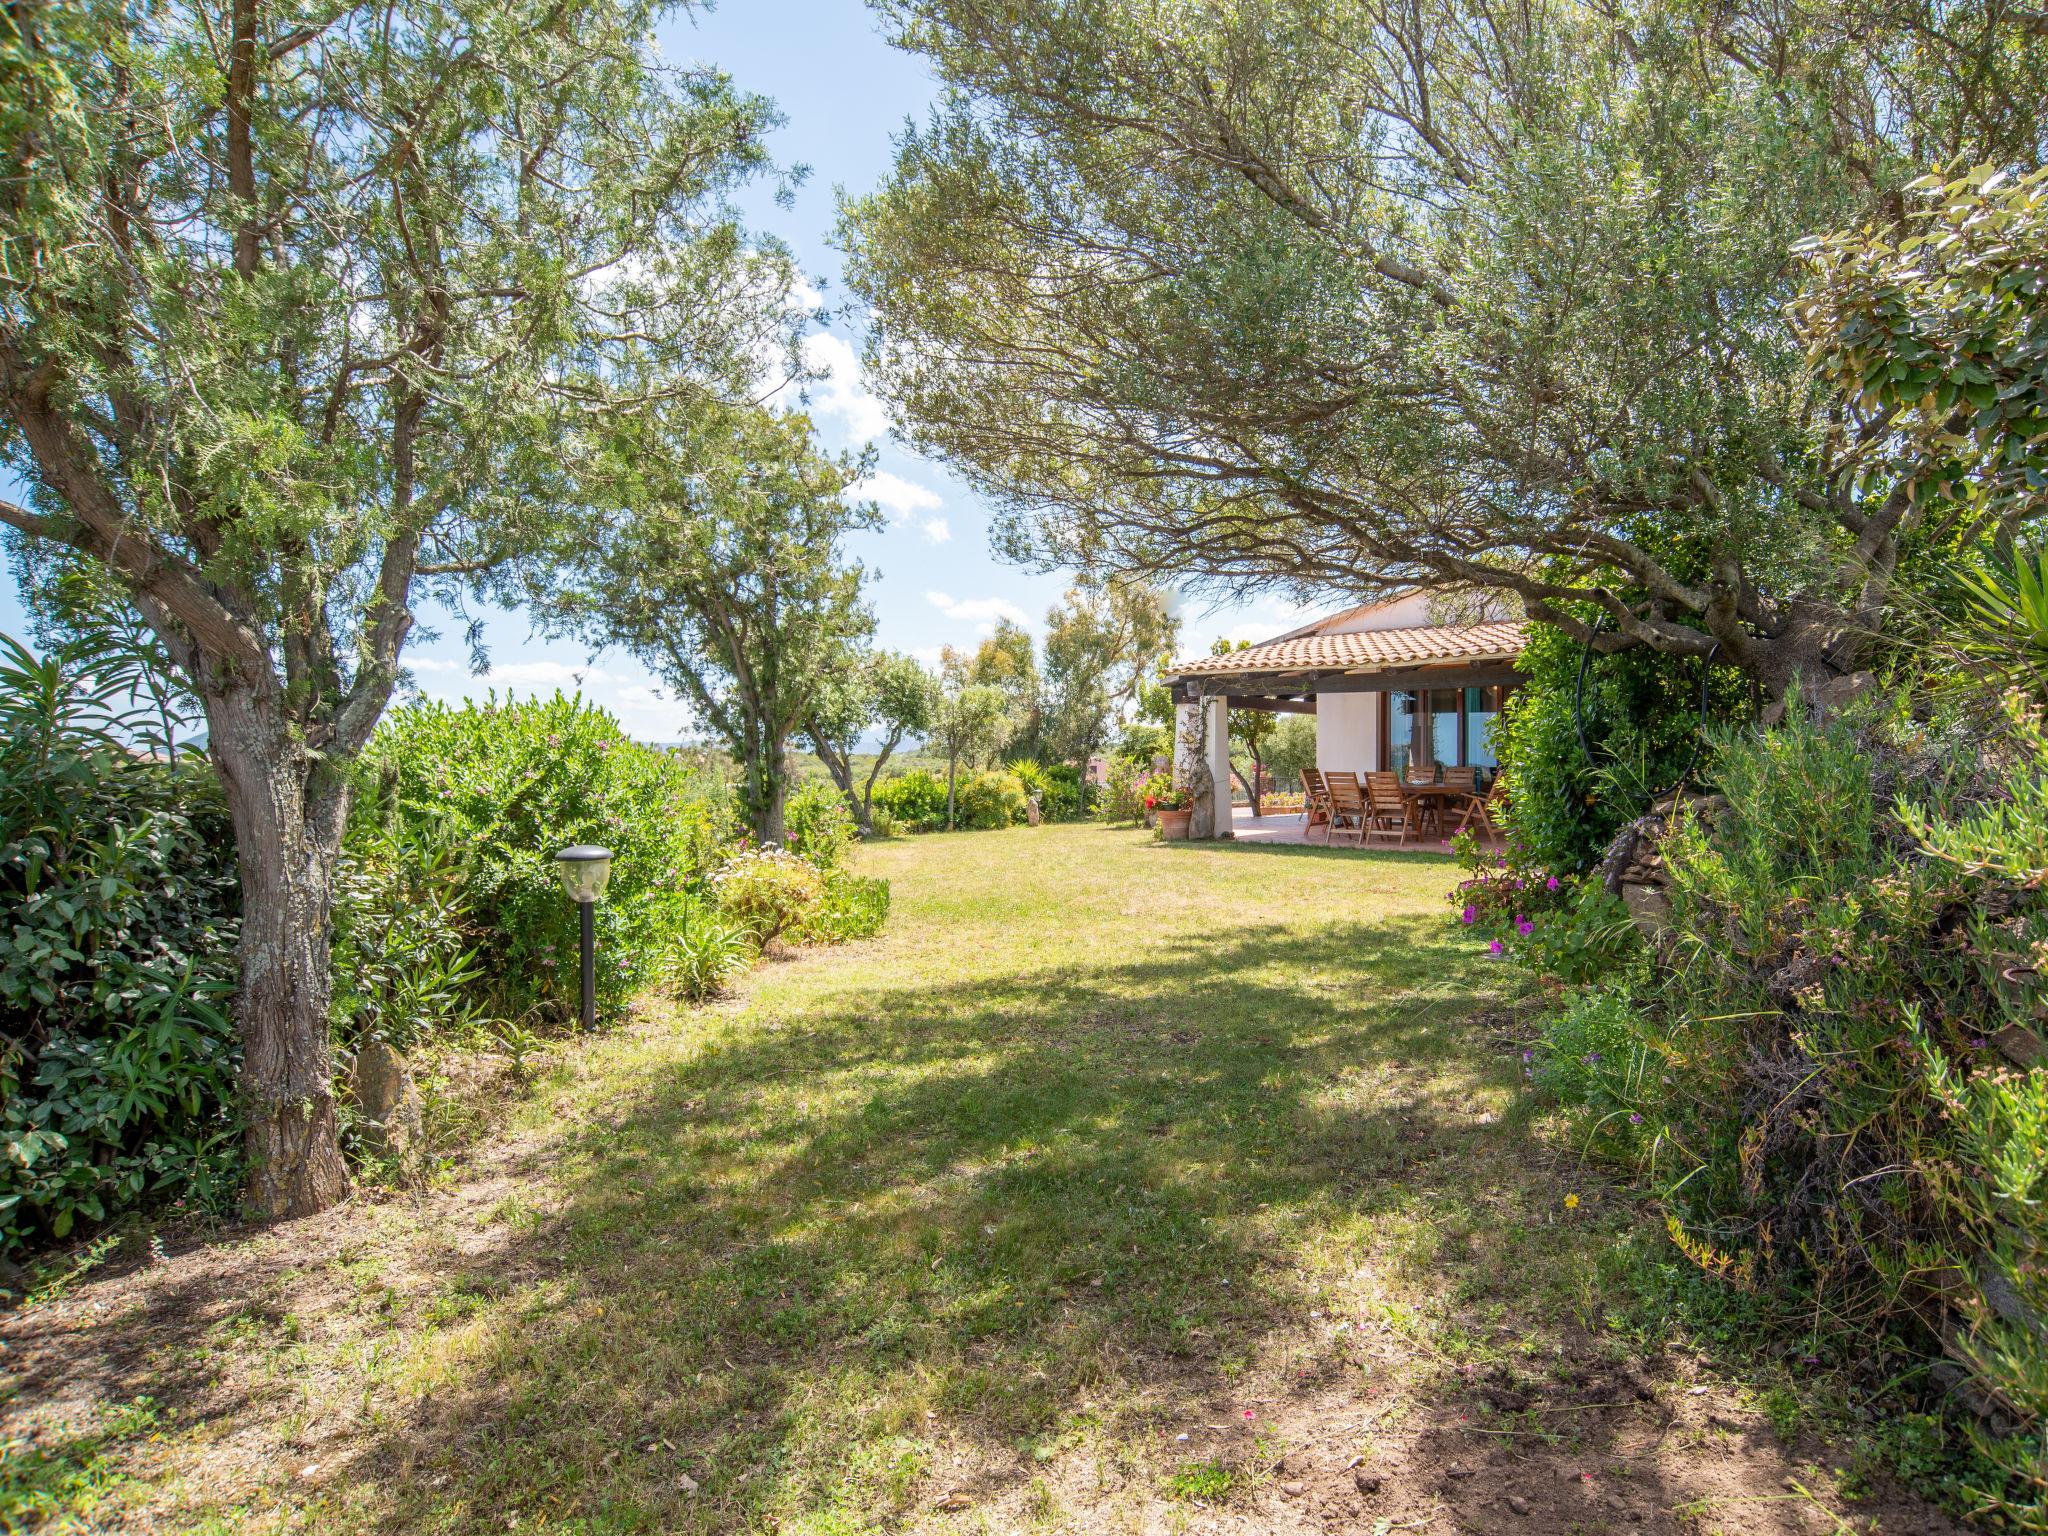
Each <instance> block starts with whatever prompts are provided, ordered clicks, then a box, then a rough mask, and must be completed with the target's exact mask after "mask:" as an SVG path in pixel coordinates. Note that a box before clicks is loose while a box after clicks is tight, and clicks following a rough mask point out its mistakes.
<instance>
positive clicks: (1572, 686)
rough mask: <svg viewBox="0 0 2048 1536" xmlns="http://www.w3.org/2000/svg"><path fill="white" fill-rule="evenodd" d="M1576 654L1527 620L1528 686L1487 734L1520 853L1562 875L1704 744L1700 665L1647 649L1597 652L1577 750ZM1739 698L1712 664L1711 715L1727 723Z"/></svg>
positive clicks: (1644, 806) (1729, 678)
mask: <svg viewBox="0 0 2048 1536" xmlns="http://www.w3.org/2000/svg"><path fill="white" fill-rule="evenodd" d="M1583 655H1584V649H1583V647H1582V646H1581V645H1580V644H1579V642H1577V641H1576V640H1574V639H1572V638H1571V637H1570V636H1569V635H1567V634H1565V633H1564V631H1562V630H1560V629H1557V628H1555V627H1554V626H1551V625H1547V624H1532V625H1531V626H1530V627H1529V641H1528V645H1527V647H1526V649H1524V651H1523V653H1522V659H1521V663H1520V665H1521V667H1522V669H1523V671H1524V672H1526V673H1527V674H1528V676H1527V680H1526V681H1525V682H1523V683H1522V684H1521V685H1520V686H1519V687H1517V688H1516V689H1515V691H1514V692H1513V693H1511V694H1510V695H1509V696H1508V701H1507V707H1506V709H1505V710H1504V711H1503V712H1502V715H1501V718H1500V721H1499V723H1498V724H1497V725H1496V726H1495V728H1494V745H1495V752H1496V755H1497V756H1498V758H1499V761H1500V770H1501V773H1502V774H1503V775H1504V776H1505V777H1506V779H1507V786H1508V797H1509V798H1508V805H1507V810H1506V813H1505V821H1506V823H1507V827H1508V829H1509V831H1510V833H1511V835H1512V838H1513V840H1514V842H1515V843H1516V844H1518V845H1519V850H1520V853H1521V855H1522V856H1523V857H1525V858H1526V859H1527V860H1528V861H1530V862H1531V863H1532V864H1533V865H1535V866H1536V867H1538V868H1541V869H1544V870H1547V871H1550V872H1552V873H1558V874H1563V873H1568V872H1575V871H1579V870H1583V869H1585V868H1587V867H1588V866H1590V865H1591V864H1592V863H1593V861H1594V860H1595V859H1597V858H1598V857H1599V856H1600V854H1601V853H1602V851H1604V850H1605V848H1606V847H1607V845H1608V843H1609V842H1611V841H1612V840H1613V837H1614V834H1615V832H1616V831H1617V830H1618V829H1619V828H1620V827H1621V826H1622V825H1623V823H1625V822H1628V821H1632V820H1634V819H1635V818H1636V817H1638V816H1641V815H1643V814H1644V813H1645V812H1647V811H1648V810H1649V808H1650V806H1649V802H1650V799H1651V797H1652V796H1653V795H1654V794H1656V793H1657V792H1659V791H1662V790H1665V789H1669V788H1670V787H1671V786H1672V784H1673V783H1674V782H1675V781H1676V779H1677V777H1678V775H1679V774H1680V773H1681V772H1683V771H1684V770H1685V767H1686V764H1687V763H1688V761H1693V760H1695V758H1696V754H1697V752H1698V750H1699V748H1700V740H1699V734H1698V726H1699V723H1700V680H1699V664H1698V663H1697V662H1690V661H1680V660H1677V659H1675V658H1672V657H1669V656H1660V655H1658V654H1657V653H1655V652H1654V651H1650V650H1646V649H1635V650H1628V651H1621V652H1618V653H1615V654H1612V655H1604V656H1603V655H1595V656H1594V657H1593V659H1592V661H1591V663H1590V664H1589V665H1588V666H1587V669H1586V687H1585V702H1584V710H1583V716H1584V724H1585V735H1586V741H1585V744H1584V745H1581V743H1580V740H1579V729H1578V719H1579V715H1580V710H1579V708H1578V704H1577V699H1578V677H1579V663H1580V659H1581V657H1582V656H1583ZM1746 701H1747V695H1746V692H1745V691H1744V690H1743V688H1742V687H1741V684H1740V679H1739V678H1738V676H1737V675H1736V674H1734V673H1732V672H1728V671H1726V670H1721V669H1717V670H1716V671H1715V673H1714V674H1713V675H1712V677H1711V678H1710V681H1709V696H1708V718H1709V720H1710V721H1711V720H1720V719H1726V718H1729V717H1730V716H1731V715H1732V714H1734V713H1736V712H1738V711H1739V710H1741V709H1742V708H1743V707H1744V705H1745V704H1746ZM1587 746H1590V747H1591V748H1592V750H1593V752H1594V754H1595V756H1594V757H1593V758H1591V759H1589V758H1588V757H1587V755H1586V747H1587Z"/></svg>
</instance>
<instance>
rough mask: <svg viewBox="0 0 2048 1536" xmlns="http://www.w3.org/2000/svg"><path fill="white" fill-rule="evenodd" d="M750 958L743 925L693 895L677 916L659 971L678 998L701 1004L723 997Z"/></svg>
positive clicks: (748, 938) (750, 941)
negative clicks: (660, 970) (707, 1000)
mask: <svg viewBox="0 0 2048 1536" xmlns="http://www.w3.org/2000/svg"><path fill="white" fill-rule="evenodd" d="M753 958H754V940H753V936H752V935H751V934H750V933H748V931H747V929H746V927H745V925H743V924H742V923H740V922H738V921H737V920H735V919H733V918H730V917H728V916H727V915H726V914H725V913H723V912H721V911H720V910H718V909H717V908H716V907H713V906H711V905H709V904H708V903H706V902H702V901H699V900H698V899H697V898H696V897H694V896H692V897H688V898H685V900H684V903H683V910H682V911H681V912H680V913H679V914H678V915H677V929H676V933H675V936H674V938H672V939H671V940H670V941H669V949H668V955H667V958H666V961H665V963H664V964H663V966H662V970H663V973H664V974H665V975H666V976H667V977H668V978H669V981H670V984H671V985H673V986H674V987H675V989H676V992H677V993H678V994H679V995H680V996H681V997H683V998H684V999H685V1000H686V1001H688V1002H692V1003H701V1002H703V1001H705V1000H706V999H708V998H713V997H717V996H719V995H720V994H722V993H723V992H724V991H725V990H726V988H727V987H728V986H730V985H731V984H732V982H733V981H734V980H735V979H736V978H737V977H738V976H739V975H740V974H741V973H742V972H743V971H745V970H746V968H747V965H748V963H749V962H751V961H752V960H753Z"/></svg>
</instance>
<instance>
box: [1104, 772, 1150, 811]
mask: <svg viewBox="0 0 2048 1536" xmlns="http://www.w3.org/2000/svg"><path fill="white" fill-rule="evenodd" d="M1151 776H1152V762H1151V759H1150V758H1142V759H1141V758H1136V757H1114V758H1111V759H1110V762H1109V773H1108V780H1109V782H1108V783H1107V784H1105V785H1104V786H1103V792H1102V800H1101V802H1100V804H1099V806H1098V810H1099V811H1100V813H1101V816H1102V819H1103V820H1104V821H1124V822H1136V821H1143V820H1144V819H1145V783H1146V781H1147V780H1149V779H1150V778H1151Z"/></svg>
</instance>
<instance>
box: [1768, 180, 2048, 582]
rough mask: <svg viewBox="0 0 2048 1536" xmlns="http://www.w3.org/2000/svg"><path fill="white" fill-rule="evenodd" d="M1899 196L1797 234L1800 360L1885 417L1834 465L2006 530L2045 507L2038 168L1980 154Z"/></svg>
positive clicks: (2043, 277)
mask: <svg viewBox="0 0 2048 1536" xmlns="http://www.w3.org/2000/svg"><path fill="white" fill-rule="evenodd" d="M1906 193H1907V197H1908V199H1909V203H1908V210H1907V218H1906V222H1905V224H1904V226H1903V227H1895V226H1893V225H1891V224H1890V223H1888V222H1885V223H1877V222H1873V223H1871V224H1868V225H1864V226H1860V227H1858V228H1856V229H1853V230H1848V231H1845V232H1843V233H1840V234H1835V235H1830V236H1827V237H1825V238H1816V239H1810V240H1806V241H1803V242H1801V243H1800V245H1799V246H1798V247H1796V249H1797V250H1799V252H1800V253H1801V254H1802V255H1804V256H1805V257H1806V258H1807V260H1808V261H1809V262H1810V263H1811V264H1812V267H1813V280H1812V283H1811V285H1810V286H1809V287H1808V289H1807V291H1806V292H1805V293H1804V294H1803V295H1802V296H1801V298H1800V301H1799V303H1798V304H1797V305H1796V306H1795V307H1794V311H1793V313H1794V317H1795V321H1796V323H1797V326H1798V329H1799V334H1800V339H1801V340H1802V341H1803V342H1804V343H1805V345H1806V348H1807V355H1808V359H1809V361H1810V362H1811V364H1812V366H1813V368H1814V370H1815V371H1816V372H1817V373H1819V374H1820V375H1821V376H1822V377H1823V378H1824V379H1826V380H1827V381H1828V382H1829V383H1831V384H1833V385H1834V387H1835V389H1836V390H1837V391H1838V392H1839V393H1840V394H1841V395H1842V396H1843V397H1845V398H1846V399H1849V400H1853V401H1855V402H1857V404H1858V405H1859V406H1860V407H1861V408H1862V409H1864V410H1865V411H1868V412H1871V413H1873V414H1875V415H1881V416H1882V418H1883V419H1884V423H1885V430H1884V431H1883V432H1866V433H1860V434H1852V433H1850V432H1847V431H1845V432H1844V433H1843V434H1842V438H1843V441H1842V442H1841V443H1840V444H1839V447H1840V451H1841V460H1840V463H1841V469H1842V471H1843V472H1845V473H1852V474H1855V475H1857V476H1860V477H1863V478H1864V479H1865V480H1870V481H1877V482H1880V483H1884V484H1892V483H1896V484H1897V485H1898V486H1899V487H1900V488H1901V489H1902V490H1903V491H1904V492H1905V493H1906V494H1907V495H1909V496H1910V497H1911V498H1912V499H1913V500H1914V501H1916V502H1923V503H1924V502H1933V501H1936V500H1943V501H1951V502H1959V503H1961V504H1962V505H1963V506H1965V507H1967V508H1968V509H1969V511H1970V514H1971V516H1972V517H1973V518H1975V519H1977V520H1978V521H1979V525H1980V526H1982V525H1984V524H1987V523H2004V525H2005V526H2007V527H2016V526H2018V523H2019V520H2020V519H2021V518H2023V517H2029V516H2039V515H2040V514H2041V513H2042V512H2043V511H2048V269H2044V267H2043V264H2042V261H2041V252H2042V251H2043V250H2048V169H2042V170H2036V171H2034V172H2033V173H2032V174H2030V175H2024V176H2013V175H2012V174H2010V173H2009V172H2007V171H2005V170H2002V169H2001V168H2000V167H1999V166H1997V165H1992V164H1986V165H1979V166H1976V167H1974V168H1973V169H1971V170H1969V171H1967V172H1965V173H1964V174H1962V175H1959V176H1957V175H1948V174H1935V175H1930V176H1923V177H1921V178H1920V179H1919V180H1918V181H1915V182H1912V183H1910V184H1909V185H1908V186H1907V188H1906ZM2037 606H2038V605H2037Z"/></svg>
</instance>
